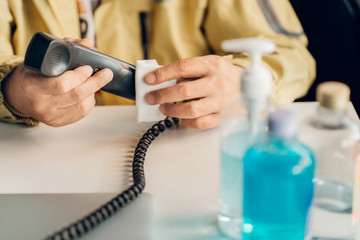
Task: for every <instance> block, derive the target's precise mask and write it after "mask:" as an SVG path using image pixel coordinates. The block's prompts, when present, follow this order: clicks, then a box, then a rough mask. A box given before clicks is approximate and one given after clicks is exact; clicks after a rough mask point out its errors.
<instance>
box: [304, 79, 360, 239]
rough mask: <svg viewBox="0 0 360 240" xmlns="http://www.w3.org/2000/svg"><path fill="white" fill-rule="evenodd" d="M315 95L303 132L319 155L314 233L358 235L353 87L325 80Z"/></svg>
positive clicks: (359, 182)
mask: <svg viewBox="0 0 360 240" xmlns="http://www.w3.org/2000/svg"><path fill="white" fill-rule="evenodd" d="M316 98H317V102H318V106H317V109H316V112H315V113H314V114H313V116H312V117H310V118H306V119H305V120H304V121H303V123H302V126H301V129H300V132H299V139H300V140H301V141H302V142H304V143H305V144H307V145H308V146H309V147H310V148H311V149H312V150H313V152H314V154H315V157H316V159H317V169H316V174H315V179H314V183H315V198H314V207H313V210H312V220H311V222H312V224H311V225H312V226H311V232H312V235H313V236H314V237H316V238H319V239H334V240H335V239H339V240H340V239H349V240H351V239H352V240H353V239H360V235H357V233H356V232H357V231H359V229H360V226H359V214H360V213H359V209H360V208H359V206H360V157H359V156H360V155H359V153H360V143H359V134H360V132H359V121H358V119H357V120H355V119H351V117H350V114H348V109H349V106H350V105H349V100H350V88H349V87H348V86H347V85H346V84H344V83H341V82H335V81H329V82H323V83H321V84H319V85H318V87H317V89H316ZM354 115H355V116H356V114H354Z"/></svg>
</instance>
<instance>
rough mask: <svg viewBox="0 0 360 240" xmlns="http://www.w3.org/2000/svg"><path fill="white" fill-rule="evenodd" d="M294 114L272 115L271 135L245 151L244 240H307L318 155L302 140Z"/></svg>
mask: <svg viewBox="0 0 360 240" xmlns="http://www.w3.org/2000/svg"><path fill="white" fill-rule="evenodd" d="M296 122H297V121H296V118H295V115H294V114H293V113H292V112H290V111H286V110H278V111H274V112H272V113H270V115H269V134H268V137H267V138H266V139H262V140H260V141H257V142H256V143H254V144H253V145H252V146H251V147H250V148H249V149H248V150H247V151H246V153H245V156H244V160H243V164H244V200H243V204H244V205H243V209H244V210H243V211H244V215H243V217H244V224H243V240H254V239H256V240H304V239H305V237H306V235H307V232H306V227H307V226H306V224H307V218H308V213H309V209H310V206H311V203H312V198H313V182H312V180H313V177H314V171H315V159H314V156H313V154H312V152H311V151H310V150H309V148H307V147H306V146H305V145H303V144H301V143H300V142H299V141H298V140H297V138H296V133H297V123H296Z"/></svg>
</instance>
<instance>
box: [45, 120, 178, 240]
mask: <svg viewBox="0 0 360 240" xmlns="http://www.w3.org/2000/svg"><path fill="white" fill-rule="evenodd" d="M178 123H179V119H178V118H169V117H167V118H166V119H165V120H162V121H159V122H158V123H156V124H154V125H153V126H152V127H151V128H150V129H149V130H147V132H146V133H145V134H144V135H143V136H142V137H141V138H140V140H139V142H138V144H137V145H136V148H135V152H134V158H133V163H132V174H133V184H132V185H131V186H130V187H129V188H128V189H127V190H125V191H124V192H122V193H120V194H119V195H117V196H116V197H114V198H113V199H111V200H110V201H108V202H107V203H105V204H104V205H102V206H101V207H99V208H98V209H96V210H95V211H93V212H92V213H90V214H88V215H87V216H85V217H83V218H82V219H80V220H78V221H77V222H75V223H72V224H70V225H69V226H67V227H65V228H63V229H62V230H60V231H58V232H55V233H54V234H52V235H50V236H48V237H46V238H45V239H46V240H72V239H79V238H81V237H82V236H84V235H85V234H86V233H88V232H89V231H90V230H92V229H94V228H95V227H97V226H98V225H100V224H101V223H103V222H104V221H105V220H106V219H108V218H110V217H111V216H113V215H114V214H115V213H116V212H117V211H119V210H120V209H122V208H124V207H125V206H126V205H127V204H129V203H131V202H132V201H133V200H135V199H136V198H137V197H138V196H139V195H140V193H141V192H142V191H143V190H144V187H145V176H144V162H145V155H146V152H147V150H148V148H149V145H150V144H151V143H152V141H154V140H155V138H156V137H157V136H159V135H160V133H161V132H163V131H165V129H166V128H171V127H172V126H173V125H174V124H175V125H178Z"/></svg>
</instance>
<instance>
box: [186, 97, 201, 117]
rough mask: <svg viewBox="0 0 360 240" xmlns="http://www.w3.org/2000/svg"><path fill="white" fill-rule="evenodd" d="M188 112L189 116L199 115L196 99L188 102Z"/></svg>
mask: <svg viewBox="0 0 360 240" xmlns="http://www.w3.org/2000/svg"><path fill="white" fill-rule="evenodd" d="M187 104H188V114H189V117H191V118H196V117H198V116H199V108H198V104H197V102H196V101H191V102H188V103H187Z"/></svg>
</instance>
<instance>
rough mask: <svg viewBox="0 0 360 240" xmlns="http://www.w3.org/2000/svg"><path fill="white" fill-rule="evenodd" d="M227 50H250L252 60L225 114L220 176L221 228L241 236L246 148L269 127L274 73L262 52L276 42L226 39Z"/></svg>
mask: <svg viewBox="0 0 360 240" xmlns="http://www.w3.org/2000/svg"><path fill="white" fill-rule="evenodd" d="M222 49H223V50H225V51H227V52H243V53H249V54H250V59H251V63H250V64H249V65H248V66H246V68H245V69H244V71H243V72H242V75H241V90H240V89H239V93H240V94H239V97H238V99H237V101H236V102H234V103H232V104H231V105H230V106H229V107H228V109H226V110H225V111H224V113H223V115H222V123H221V173H220V175H221V179H220V182H221V183H220V196H219V213H218V222H219V227H220V229H221V230H222V232H223V233H224V234H226V235H227V236H229V237H231V238H234V239H241V236H242V234H241V228H242V223H243V220H242V205H243V202H242V192H243V191H242V188H243V163H242V160H243V156H244V153H245V151H246V150H247V148H248V147H249V146H250V145H251V144H252V143H253V142H254V141H255V140H256V139H258V138H260V137H262V135H263V133H265V131H266V129H267V124H266V123H267V112H268V111H269V109H270V101H269V97H270V94H271V87H272V75H271V73H270V71H269V70H268V69H267V67H266V66H265V65H264V64H263V63H262V62H261V59H262V55H263V54H269V53H272V52H273V51H274V50H275V44H274V43H273V42H271V41H270V40H266V39H261V38H246V39H234V40H227V41H224V42H223V43H222Z"/></svg>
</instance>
